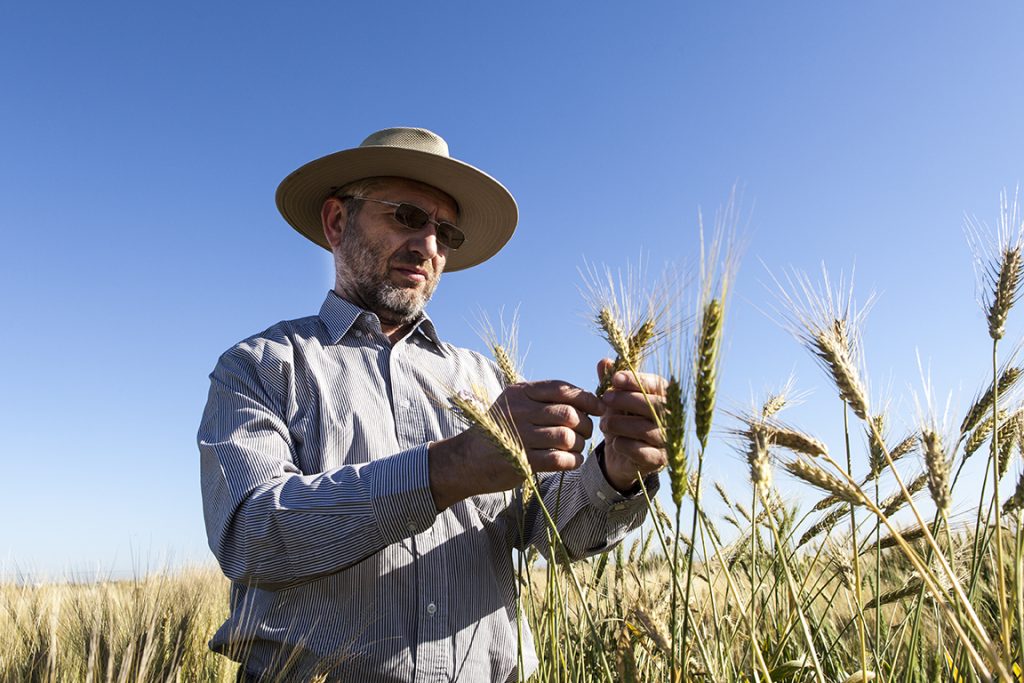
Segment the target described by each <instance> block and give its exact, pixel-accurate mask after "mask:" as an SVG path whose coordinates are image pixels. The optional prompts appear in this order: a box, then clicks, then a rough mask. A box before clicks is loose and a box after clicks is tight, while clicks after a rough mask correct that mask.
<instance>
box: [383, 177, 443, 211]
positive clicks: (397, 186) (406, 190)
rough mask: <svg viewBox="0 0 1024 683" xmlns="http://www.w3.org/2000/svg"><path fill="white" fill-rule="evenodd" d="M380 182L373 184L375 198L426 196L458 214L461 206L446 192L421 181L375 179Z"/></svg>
mask: <svg viewBox="0 0 1024 683" xmlns="http://www.w3.org/2000/svg"><path fill="white" fill-rule="evenodd" d="M375 180H378V181H379V182H375V183H374V184H373V189H372V190H371V193H372V194H373V195H374V196H375V197H382V196H383V195H385V194H389V195H391V194H405V195H408V194H418V195H425V196H427V197H430V198H431V199H434V200H435V201H437V202H439V203H442V204H447V205H448V207H449V208H450V209H452V210H453V211H455V213H456V214H457V213H458V209H459V204H458V202H456V201H455V199H453V198H452V196H451V195H449V194H448V193H447V192H445V191H444V190H440V189H438V188H436V187H434V186H433V185H430V184H428V183H424V182H422V181H419V180H413V179H412V178H399V177H387V178H379V179H375ZM389 198H393V199H410V197H408V196H406V197H398V196H394V197H389Z"/></svg>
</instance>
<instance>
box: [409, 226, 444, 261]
mask: <svg viewBox="0 0 1024 683" xmlns="http://www.w3.org/2000/svg"><path fill="white" fill-rule="evenodd" d="M439 249H440V245H439V244H438V242H437V229H436V228H435V227H434V226H433V225H432V224H430V223H428V224H426V225H424V226H423V227H422V228H420V229H419V230H417V231H416V234H414V235H412V236H410V237H409V250H410V251H412V252H414V253H416V254H419V255H420V256H422V257H423V260H424V261H429V260H430V259H432V258H434V257H435V256H437V253H438V250H439Z"/></svg>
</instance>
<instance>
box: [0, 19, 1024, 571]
mask: <svg viewBox="0 0 1024 683" xmlns="http://www.w3.org/2000/svg"><path fill="white" fill-rule="evenodd" d="M580 7H581V6H580V5H575V6H573V5H570V4H568V3H534V2H524V3H507V4H505V5H502V6H498V5H496V4H494V3H473V2H441V3H414V2H408V3H376V4H374V5H373V6H372V8H371V6H370V5H369V4H365V3H364V4H358V5H355V6H353V7H348V6H345V5H343V4H341V3H337V4H331V3H287V4H286V3H273V4H270V3H247V4H244V5H243V4H235V5H233V6H232V5H229V4H226V3H225V4H220V5H214V4H211V3H188V2H180V3H169V4H168V3H165V4H163V5H160V6H158V7H157V6H146V5H145V4H140V3H104V4H101V5H98V4H95V3H89V4H83V3H67V2H57V3H15V4H12V3H8V4H7V5H5V6H4V8H3V9H0V84H2V88H3V94H2V96H0V229H2V231H3V235H4V239H5V243H6V247H5V248H4V249H2V250H0V291H2V292H3V295H2V296H0V313H2V314H3V318H4V319H5V320H6V321H7V334H5V335H3V336H2V337H0V356H2V357H3V358H4V359H5V360H6V363H5V372H4V376H5V381H4V382H3V387H4V391H2V392H0V428H2V432H3V434H4V440H3V445H2V446H0V462H2V465H3V473H4V474H3V478H2V480H0V481H2V482H3V491H4V495H3V496H0V519H2V520H4V522H3V524H2V525H0V565H2V566H3V567H4V568H5V569H6V570H8V571H10V570H11V569H12V568H18V569H22V570H27V571H33V572H48V573H60V572H67V571H90V570H99V571H111V572H122V571H124V570H126V569H129V568H131V567H132V566H133V565H135V566H139V565H146V566H152V565H154V564H158V563H160V562H163V561H165V559H170V560H171V561H172V562H182V561H205V560H206V558H207V557H208V553H207V551H206V547H205V537H204V532H203V525H202V514H201V505H200V496H199V485H198V457H197V449H196V446H195V432H196V428H197V425H198V420H199V416H200V414H201V411H202V407H203V403H204V401H205V397H206V389H207V386H208V381H207V374H208V373H209V371H210V370H211V369H212V367H213V364H214V362H215V361H216V358H217V356H218V355H219V354H220V352H221V351H223V350H224V349H225V348H227V347H228V346H230V345H231V344H233V343H234V342H236V341H237V340H239V339H241V338H243V337H246V336H248V335H249V334H252V333H254V332H256V331H258V330H261V329H263V328H265V327H267V326H268V325H270V324H272V323H273V322H275V321H277V320H280V319H283V318H294V317H300V316H304V315H308V314H310V313H313V312H315V311H316V309H317V307H318V306H319V303H320V301H321V299H322V297H323V295H324V293H325V292H326V290H327V289H329V288H330V286H331V284H332V278H331V262H330V257H329V256H328V255H327V254H326V252H322V251H321V250H319V249H317V248H316V247H313V246H312V245H311V244H309V243H307V242H305V241H304V240H303V239H301V238H300V237H298V236H297V235H296V234H295V233H294V232H293V231H292V230H291V229H290V228H289V227H288V226H287V225H286V224H285V223H284V222H283V220H282V219H281V218H280V216H279V215H278V214H277V211H276V209H275V207H274V200H273V197H274V190H275V188H276V186H277V183H278V182H279V181H280V180H281V179H282V178H283V177H284V176H285V175H286V174H287V173H289V172H290V171H291V170H293V169H294V168H296V167H297V166H299V165H301V164H302V163H304V162H306V161H308V160H310V159H313V158H315V157H318V156H321V155H323V154H326V153H329V152H332V151H335V150H337V149H342V148H346V147H351V146H354V145H357V144H358V143H359V142H360V141H361V140H362V138H363V137H365V136H366V135H367V134H368V133H370V132H371V131H373V130H376V129H378V128H383V127H386V126H392V125H414V126H423V127H427V128H430V129H433V130H435V131H437V132H438V133H440V134H441V135H443V136H445V137H446V138H447V139H448V141H449V144H450V145H451V150H452V153H453V155H454V156H456V157H458V158H461V159H464V160H466V161H468V162H470V163H473V164H475V165H478V166H479V167H481V168H483V169H485V170H487V171H488V172H490V173H491V174H493V175H494V176H496V177H497V178H499V179H500V180H501V181H502V182H503V183H505V185H506V186H507V187H509V188H510V189H511V191H512V192H513V194H515V196H516V197H517V199H518V201H519V205H520V212H521V221H520V226H519V229H518V231H517V233H516V235H515V237H514V238H513V240H512V241H511V242H510V244H509V245H508V247H507V248H506V249H505V250H504V251H502V252H501V253H500V254H499V255H498V256H497V257H495V258H494V259H492V260H491V261H489V262H488V263H487V264H485V265H483V266H481V267H479V268H475V269H472V270H470V271H466V272H460V273H454V274H452V275H450V276H449V277H446V278H445V279H444V280H443V282H442V284H441V286H440V288H439V290H438V294H437V295H436V297H435V301H434V302H433V303H432V304H431V307H430V312H431V315H432V317H433V318H434V319H435V321H436V322H437V325H438V328H439V330H440V331H441V333H442V334H443V335H445V336H446V337H447V338H449V339H450V340H452V341H453V342H455V343H459V344H463V345H469V346H474V347H477V348H480V346H481V345H480V342H479V341H478V340H477V338H476V336H475V334H474V332H473V321H474V320H475V319H476V316H477V311H479V310H485V311H488V312H490V313H491V314H492V315H493V314H496V313H497V311H498V310H499V309H500V308H502V307H504V308H505V309H506V310H509V309H511V308H513V307H515V306H516V305H519V306H520V312H521V320H522V343H523V344H524V345H525V344H528V345H529V346H530V353H529V357H528V359H527V366H526V370H527V373H528V375H529V376H530V377H531V378H535V379H539V378H546V377H560V378H563V379H567V380H569V381H573V382H575V383H577V384H581V385H584V386H590V385H592V384H593V383H594V378H593V373H594V370H593V366H594V364H595V363H596V361H597V359H598V358H600V357H601V356H602V355H603V354H604V353H606V351H605V348H604V345H603V343H602V342H601V340H600V339H598V338H597V337H596V336H595V335H594V334H593V333H592V330H590V329H589V327H588V324H587V321H586V307H585V305H584V304H583V302H582V300H581V297H580V295H579V293H578V287H579V284H580V277H579V274H578V272H577V271H578V268H579V267H581V266H582V265H583V264H584V259H587V260H588V261H590V262H593V263H599V264H607V265H608V266H610V267H612V268H619V267H625V266H626V265H627V264H628V263H630V262H635V261H636V260H637V258H638V257H639V256H640V254H641V253H643V254H644V255H645V256H646V259H647V260H648V262H649V264H650V267H651V269H652V270H653V271H660V270H661V268H662V267H663V266H664V264H666V263H671V264H676V265H679V264H684V263H687V262H692V261H693V260H694V258H695V254H696V246H697V231H696V225H697V220H696V217H697V210H698V207H702V208H703V209H704V211H705V213H706V214H709V213H713V211H714V208H715V207H716V206H718V205H719V204H721V203H722V202H723V201H724V200H725V198H726V197H727V196H728V193H729V190H730V188H731V187H732V186H733V185H734V184H737V183H738V184H739V186H740V187H741V188H742V196H743V210H744V215H745V216H749V220H748V221H745V231H744V242H745V250H744V256H743V261H742V266H741V270H740V272H739V276H738V278H737V283H736V288H735V297H734V298H733V300H732V306H731V308H730V311H729V320H728V324H727V332H728V339H727V342H726V348H725V355H724V365H723V370H722V378H723V379H722V396H723V401H722V405H723V407H726V408H738V407H741V406H744V405H746V404H747V403H748V402H749V400H750V396H751V393H752V392H754V393H760V392H762V390H763V389H764V388H766V387H773V386H777V385H779V384H780V383H781V382H783V381H784V380H785V379H786V377H788V376H789V375H790V373H794V374H795V375H796V377H797V385H798V387H799V388H801V389H805V390H809V391H812V392H813V393H812V394H811V396H810V397H809V398H808V399H807V400H806V401H805V402H804V404H803V405H801V406H799V407H797V408H796V409H794V410H793V411H792V412H791V413H790V415H789V416H788V419H789V421H791V422H793V423H795V424H797V425H799V426H802V427H804V428H806V429H808V430H809V431H812V432H814V433H816V434H818V435H819V436H822V437H823V438H825V439H826V440H828V441H829V442H830V443H832V444H834V448H837V449H838V447H839V440H838V439H839V435H841V424H842V422H841V412H840V411H839V408H838V407H837V404H836V399H835V397H834V395H833V393H832V392H831V391H830V389H829V387H828V385H827V384H826V382H825V381H824V380H823V378H822V376H821V373H820V372H819V371H818V370H817V368H816V367H815V366H814V365H813V363H812V362H811V361H810V359H809V357H808V356H807V354H806V352H804V351H803V350H802V349H801V348H799V347H798V346H797V345H796V344H795V343H794V342H793V341H792V340H791V339H790V338H789V336H788V335H787V334H786V333H785V332H784V331H783V330H781V329H780V328H779V326H778V325H777V324H776V323H775V322H774V321H773V320H771V319H770V317H768V316H766V315H764V314H763V313H762V312H761V311H762V310H763V309H766V308H768V307H770V305H771V301H772V296H771V293H770V291H769V289H768V288H766V286H765V284H764V283H765V282H767V281H768V280H769V277H768V276H767V272H768V269H770V270H771V271H773V272H779V271H781V270H782V269H783V268H786V267H795V268H799V269H804V270H812V271H816V270H817V269H818V268H819V265H820V263H821V262H822V261H824V262H825V263H826V264H827V265H828V267H829V268H830V269H831V270H833V271H836V272H838V271H840V270H846V271H849V270H850V269H851V268H852V267H853V266H854V265H855V266H856V273H857V275H856V282H857V289H858V291H859V292H862V296H861V298H864V296H866V294H867V292H869V291H872V290H873V291H876V292H878V293H879V294H880V298H879V301H878V303H877V304H876V305H875V307H874V309H873V311H872V313H871V315H870V317H869V319H868V323H867V326H866V329H865V346H866V349H867V357H868V364H869V373H870V377H871V382H872V386H873V388H875V389H876V390H878V392H879V395H880V393H881V390H882V389H886V388H888V389H889V391H888V392H887V393H888V395H889V396H891V397H892V405H893V414H894V422H896V424H897V425H900V424H902V425H904V426H906V427H909V426H911V423H912V421H913V419H914V404H913V400H912V398H911V396H912V393H911V392H912V391H913V390H915V389H916V390H919V388H920V381H919V374H918V369H917V360H916V358H917V354H920V356H921V358H922V359H923V362H924V363H925V364H926V365H927V366H930V367H931V373H932V381H933V384H934V386H935V389H936V393H937V394H939V399H940V402H941V403H944V402H945V400H946V396H947V395H951V396H952V405H953V406H954V409H953V410H952V412H951V415H952V417H951V419H952V421H954V422H956V423H959V419H960V414H961V412H962V409H963V407H964V406H965V405H966V404H967V403H968V402H969V401H970V398H971V396H972V395H973V393H974V392H975V390H976V389H977V388H978V387H979V386H981V385H982V384H983V383H984V382H985V377H986V372H988V367H989V357H988V353H989V350H990V347H989V341H988V337H987V335H986V330H985V323H984V318H983V316H982V314H981V311H980V309H979V307H978V305H977V303H976V292H975V284H974V275H973V271H972V266H971V257H970V253H969V251H968V249H967V247H966V243H965V240H964V236H963V230H962V226H963V219H964V215H965V213H966V214H971V215H977V216H978V218H979V219H982V220H986V221H988V222H989V223H992V222H994V220H995V219H996V216H997V208H998V196H999V192H1000V190H1001V189H1002V188H1003V187H1006V186H1009V187H1011V188H1012V187H1013V186H1014V185H1015V184H1016V183H1017V182H1018V181H1020V180H1021V171H1022V160H1024V126H1021V122H1020V112H1021V111H1024V106H1022V105H1024V95H1022V91H1021V87H1020V82H1021V73H1022V67H1024V51H1022V50H1021V48H1020V42H1019V35H1020V27H1021V25H1022V20H1024V6H1021V5H1020V4H1018V3H1009V2H991V3H980V4H979V3H972V4H968V3H924V2H906V3H883V2H862V3H852V2H850V3H816V2H789V3H755V2H730V3H710V2H707V3H691V2H665V3H643V4H642V5H640V4H638V5H626V4H621V3H616V4H604V3H597V4H595V3H590V4H588V5H587V6H586V9H585V10H583V9H580ZM681 296H689V294H688V293H683V294H681ZM1015 313H1017V314H1018V315H1016V316H1012V317H1011V321H1010V325H1009V333H1008V342H1010V343H1008V344H1006V345H1005V346H1010V344H1011V343H1012V342H1015V341H1016V340H1017V339H1018V338H1019V337H1020V333H1021V329H1022V328H1021V325H1020V321H1019V318H1020V317H1021V316H1022V315H1024V312H1022V311H1016V312H1015ZM719 425H720V426H722V427H724V426H726V421H725V419H724V418H723V419H720V420H719ZM897 429H899V428H897ZM708 468H709V471H710V474H711V476H712V477H716V478H723V479H729V481H730V482H732V481H735V482H736V483H735V486H736V487H737V490H738V491H743V490H745V489H742V488H740V487H742V483H741V482H740V477H739V475H738V473H739V472H742V471H743V468H744V465H743V464H742V462H741V460H740V458H739V456H737V455H736V454H735V452H734V451H733V450H732V449H731V448H730V447H729V445H728V444H727V443H726V442H725V441H724V440H723V439H718V440H717V441H716V444H715V446H714V447H713V448H712V452H710V453H709V465H708ZM743 476H744V477H745V474H744V475H743ZM781 478H782V477H780V479H781ZM1007 483H1008V484H1010V485H1012V484H1011V483H1010V482H1007ZM737 495H739V494H737ZM966 509H967V503H966V502H963V503H962V504H960V506H959V507H958V508H955V511H959V512H963V511H964V510H966Z"/></svg>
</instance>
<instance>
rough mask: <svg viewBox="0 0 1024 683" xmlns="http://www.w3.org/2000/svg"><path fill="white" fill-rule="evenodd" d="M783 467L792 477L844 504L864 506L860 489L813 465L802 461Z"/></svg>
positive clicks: (793, 461) (788, 463) (792, 462)
mask: <svg viewBox="0 0 1024 683" xmlns="http://www.w3.org/2000/svg"><path fill="white" fill-rule="evenodd" d="M784 466H785V468H786V469H787V470H789V472H790V473H791V474H792V475H793V476H795V477H797V478H798V479H802V480H803V481H805V482H807V483H808V484H810V485H811V486H814V487H816V488H819V489H822V490H824V491H828V492H829V493H831V494H832V495H834V496H836V497H837V498H839V499H840V500H842V501H844V502H847V503H852V504H854V505H863V504H864V500H865V499H864V494H863V493H862V492H861V491H860V489H858V488H857V487H855V486H853V485H852V484H850V483H849V482H846V481H843V480H841V479H839V478H838V477H835V476H833V475H832V474H830V473H828V472H826V471H825V470H823V469H822V468H820V467H818V466H817V465H815V464H813V463H809V462H806V461H804V460H791V461H789V462H787V463H785V465H784Z"/></svg>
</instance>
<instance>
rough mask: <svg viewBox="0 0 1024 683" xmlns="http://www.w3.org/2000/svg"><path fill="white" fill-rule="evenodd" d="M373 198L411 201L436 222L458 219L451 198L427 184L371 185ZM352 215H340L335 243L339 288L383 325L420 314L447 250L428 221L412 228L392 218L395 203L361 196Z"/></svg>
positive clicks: (368, 194)
mask: <svg viewBox="0 0 1024 683" xmlns="http://www.w3.org/2000/svg"><path fill="white" fill-rule="evenodd" d="M364 196H366V197H370V198H372V199H381V200H385V201H390V202H405V203H408V204H415V205H416V206H419V207H420V208H422V209H424V210H425V211H426V212H427V213H428V214H430V217H431V218H433V219H434V220H436V221H449V222H451V223H455V224H457V222H458V221H457V218H458V215H457V209H456V205H455V202H454V201H453V200H452V199H451V198H450V197H449V196H448V195H446V194H444V193H443V192H441V191H440V190H437V189H435V188H433V187H431V186H429V185H425V184H423V183H419V182H416V181H413V180H406V179H402V178H394V179H388V180H386V181H382V182H381V183H379V184H375V185H374V186H373V189H371V190H368V191H366V192H365V193H364ZM355 210H356V215H355V220H354V221H351V220H348V217H347V214H343V215H340V216H339V217H338V221H339V223H340V225H339V226H336V227H339V228H340V235H339V237H340V239H339V241H338V243H337V244H336V246H335V247H334V262H335V269H336V272H337V286H338V288H339V290H340V293H341V294H342V295H344V296H345V297H346V298H348V299H350V300H352V301H353V303H356V304H358V305H360V306H362V307H363V308H365V309H367V310H369V311H372V312H373V313H376V314H377V316H378V317H379V318H380V319H381V322H382V323H383V324H392V325H404V324H406V323H408V322H411V321H413V320H415V319H416V318H417V317H419V315H420V313H421V311H422V310H423V307H424V306H426V304H427V302H428V301H429V300H430V297H431V295H432V294H433V293H434V289H435V288H436V287H437V283H438V282H439V281H440V279H441V272H442V271H443V270H444V264H445V260H446V258H447V254H448V251H447V249H446V248H445V247H444V246H442V245H440V244H438V242H437V235H436V232H435V228H434V226H433V225H432V224H428V225H426V226H424V227H423V228H422V229H420V230H417V231H412V230H410V229H409V228H407V227H406V226H404V225H402V224H401V223H399V222H398V221H397V220H395V210H394V207H392V206H388V205H385V204H378V203H376V202H369V201H363V202H360V203H359V204H358V205H357V206H356V208H355Z"/></svg>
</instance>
